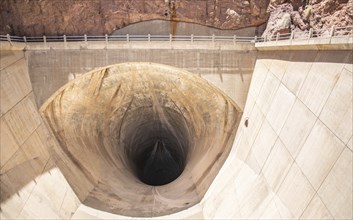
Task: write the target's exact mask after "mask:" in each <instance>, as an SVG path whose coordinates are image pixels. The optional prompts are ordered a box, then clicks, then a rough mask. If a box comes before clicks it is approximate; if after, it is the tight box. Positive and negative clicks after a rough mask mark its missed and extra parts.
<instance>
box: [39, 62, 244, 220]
mask: <svg viewBox="0 0 353 220" xmlns="http://www.w3.org/2000/svg"><path fill="white" fill-rule="evenodd" d="M40 111H41V114H42V116H43V118H44V119H45V121H46V124H47V125H48V127H49V128H50V130H51V131H52V132H53V134H54V135H55V137H56V139H57V141H58V145H57V146H54V147H53V148H52V149H51V151H52V154H53V156H54V158H55V159H56V163H57V164H58V166H59V167H60V169H61V170H62V172H63V174H64V175H65V177H66V178H67V180H68V182H69V183H70V185H71V186H72V188H73V189H74V191H75V193H76V194H77V196H78V197H79V199H80V200H81V201H82V202H83V203H84V204H86V205H88V206H91V207H93V208H96V209H100V210H103V211H107V212H110V213H115V214H120V215H125V216H135V217H151V216H161V215H166V214H171V213H174V212H178V211H181V210H183V209H186V208H188V207H191V206H193V205H195V204H197V203H198V202H200V200H201V199H202V197H203V196H204V194H205V192H206V191H207V189H208V187H209V186H210V184H211V183H212V181H213V179H214V177H215V176H216V175H217V173H218V171H219V169H220V168H221V166H222V164H223V163H224V161H225V159H226V158H227V156H228V154H229V151H230V149H231V147H232V144H233V141H234V137H235V133H236V130H237V127H238V123H239V120H240V117H241V110H240V109H239V108H238V107H237V105H236V104H235V103H234V102H233V101H232V100H231V99H230V98H229V97H227V96H226V95H225V94H224V93H223V92H221V91H220V90H219V89H217V88H216V87H214V86H213V85H211V84H210V83H208V82H207V81H205V80H203V79H202V78H200V77H198V76H197V75H195V74H192V73H189V72H187V71H183V70H180V69H177V68H174V67H170V66H166V65H160V64H154V63H123V64H117V65H112V66H107V67H103V68H100V69H96V70H93V71H91V72H88V73H86V74H84V75H82V76H81V77H78V78H76V79H74V80H72V81H70V82H69V83H67V84H66V85H65V86H63V87H62V88H61V89H59V90H58V91H57V92H56V93H55V94H53V95H52V96H51V97H50V98H49V99H48V100H47V101H46V102H45V103H44V105H43V106H42V107H41V110H40Z"/></svg>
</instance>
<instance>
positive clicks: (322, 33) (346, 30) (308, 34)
mask: <svg viewBox="0 0 353 220" xmlns="http://www.w3.org/2000/svg"><path fill="white" fill-rule="evenodd" d="M347 36H353V26H345V27H332V28H331V29H310V30H307V31H304V32H300V33H294V32H292V33H285V34H280V33H277V35H272V36H270V37H268V36H265V37H258V36H254V37H240V36H236V35H233V36H216V35H210V36H198V35H193V34H192V35H171V34H170V35H151V34H148V35H129V34H126V35H107V34H106V35H103V36H88V35H86V34H85V35H83V36H66V35H63V36H41V37H25V36H23V37H19V36H10V35H9V34H7V35H0V41H8V42H9V43H10V44H12V43H13V42H22V43H30V42H44V43H45V44H46V43H48V42H65V43H66V42H88V41H100V42H106V43H107V44H108V42H137V41H144V42H152V41H169V42H173V41H189V42H202V41H208V42H233V43H257V42H268V41H281V40H293V39H312V38H332V37H335V38H336V37H347Z"/></svg>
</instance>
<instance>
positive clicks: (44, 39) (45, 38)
mask: <svg viewBox="0 0 353 220" xmlns="http://www.w3.org/2000/svg"><path fill="white" fill-rule="evenodd" d="M43 42H44V46H47V37H46V36H45V35H43Z"/></svg>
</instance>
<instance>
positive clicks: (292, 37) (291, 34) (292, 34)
mask: <svg viewBox="0 0 353 220" xmlns="http://www.w3.org/2000/svg"><path fill="white" fill-rule="evenodd" d="M289 39H290V40H291V41H292V40H293V39H294V32H291V33H290V38H289Z"/></svg>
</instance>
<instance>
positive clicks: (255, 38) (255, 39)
mask: <svg viewBox="0 0 353 220" xmlns="http://www.w3.org/2000/svg"><path fill="white" fill-rule="evenodd" d="M256 41H257V36H256V35H255V37H254V43H256Z"/></svg>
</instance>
